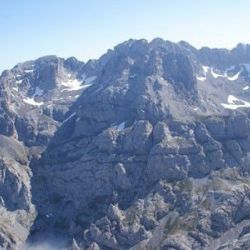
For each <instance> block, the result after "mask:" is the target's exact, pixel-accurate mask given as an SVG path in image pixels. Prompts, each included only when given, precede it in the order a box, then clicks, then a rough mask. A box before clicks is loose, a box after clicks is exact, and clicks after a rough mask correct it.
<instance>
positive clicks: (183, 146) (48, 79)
mask: <svg viewBox="0 0 250 250" xmlns="http://www.w3.org/2000/svg"><path fill="white" fill-rule="evenodd" d="M243 47H245V48H243ZM249 65H250V57H249V56H248V46H247V45H246V46H242V45H238V46H237V47H236V48H235V49H232V50H228V49H210V48H202V49H196V48H194V47H192V46H191V45H189V44H188V43H186V42H183V41H182V42H179V43H177V44H176V43H172V42H169V41H165V40H163V39H161V38H156V39H154V40H152V41H147V40H144V39H141V40H129V41H126V42H124V43H121V44H119V45H117V46H116V47H115V48H114V49H112V50H108V51H107V53H105V54H104V55H103V56H101V57H100V58H99V59H96V60H89V61H88V62H87V63H82V62H80V61H78V60H77V59H76V58H73V57H71V58H68V59H63V58H59V57H56V56H47V57H42V58H39V59H37V60H33V61H29V62H25V63H21V64H18V65H17V66H15V67H14V68H13V69H11V70H8V71H5V72H3V74H2V76H1V77H0V102H1V106H0V213H1V215H2V217H1V218H0V246H3V247H4V248H8V247H9V248H10V247H12V246H13V245H18V244H20V243H21V242H23V241H25V239H26V238H27V237H28V235H29V242H31V243H34V242H35V243H37V242H38V240H40V239H45V240H50V239H51V237H53V239H55V238H57V239H60V244H59V245H60V246H58V247H57V248H58V249H62V248H63V247H68V248H69V249H104V250H106V249H146V248H150V249H151V248H152V249H170V248H171V249H178V250H179V249H184V250H189V249H204V250H205V249H221V248H224V249H230V248H228V246H231V245H232V244H233V245H235V246H236V247H238V249H244V248H243V247H242V246H245V245H246V246H249V245H250V244H249V242H250V239H249V234H248V232H249V228H248V227H249V218H250V215H249V209H250V206H249V204H250V202H249V197H250V195H249V181H248V178H249V173H250V170H249V151H250V139H249V132H250V113H249V108H250V95H249V93H250V92H249V90H250V89H249V88H250V77H249V76H250V66H249ZM33 203H34V205H35V207H34V206H33ZM36 213H37V216H36ZM35 217H36V219H35ZM34 220H35V222H34ZM31 225H33V226H32V228H31ZM246 249H247V248H246Z"/></svg>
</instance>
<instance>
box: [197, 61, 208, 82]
mask: <svg viewBox="0 0 250 250" xmlns="http://www.w3.org/2000/svg"><path fill="white" fill-rule="evenodd" d="M202 69H203V75H202V76H198V75H197V76H196V79H197V80H198V81H201V82H204V81H205V80H206V79H207V73H208V70H209V67H208V66H204V65H203V66H202Z"/></svg>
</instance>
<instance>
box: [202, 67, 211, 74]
mask: <svg viewBox="0 0 250 250" xmlns="http://www.w3.org/2000/svg"><path fill="white" fill-rule="evenodd" d="M202 69H203V71H204V73H205V74H207V73H208V70H209V67H208V66H204V65H203V66H202Z"/></svg>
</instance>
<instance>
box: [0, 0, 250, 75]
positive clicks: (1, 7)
mask: <svg viewBox="0 0 250 250" xmlns="http://www.w3.org/2000/svg"><path fill="white" fill-rule="evenodd" d="M249 10H250V1H249V0H237V1H235V0H174V1H173V0H1V1H0V30H1V37H0V71H1V70H3V69H6V68H10V67H12V66H14V65H15V64H16V63H18V62H22V61H25V60H28V59H35V58H37V57H40V56H43V55H48V54H55V55H58V56H62V57H69V56H75V57H77V58H78V59H80V60H84V61H86V60H87V59H89V58H97V57H99V56H100V55H101V54H103V53H104V52H105V51H106V50H107V49H108V48H112V47H113V46H114V45H116V44H118V43H120V42H123V41H125V40H128V39H129V38H146V39H149V40H151V39H152V38H154V37H162V38H164V39H167V40H171V41H175V42H176V41H180V40H186V41H188V42H189V43H191V44H193V45H194V46H196V47H201V46H210V47H227V48H231V47H233V46H235V45H236V44H237V43H238V42H243V43H250V32H249V24H250V15H249Z"/></svg>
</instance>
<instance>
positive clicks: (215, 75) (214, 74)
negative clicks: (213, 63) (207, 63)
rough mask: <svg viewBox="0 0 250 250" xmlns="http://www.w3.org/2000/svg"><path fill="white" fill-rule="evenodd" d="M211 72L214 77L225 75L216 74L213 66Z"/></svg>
mask: <svg viewBox="0 0 250 250" xmlns="http://www.w3.org/2000/svg"><path fill="white" fill-rule="evenodd" d="M211 74H212V76H213V77H214V78H215V79H216V78H218V77H225V75H221V74H217V73H216V72H215V71H214V69H213V68H212V69H211Z"/></svg>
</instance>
